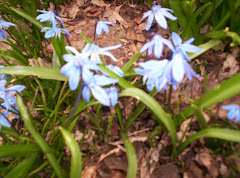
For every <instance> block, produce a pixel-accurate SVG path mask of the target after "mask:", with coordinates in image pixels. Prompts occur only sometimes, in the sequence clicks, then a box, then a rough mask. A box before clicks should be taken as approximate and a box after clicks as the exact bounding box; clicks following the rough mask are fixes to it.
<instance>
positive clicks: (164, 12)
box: [142, 3, 177, 31]
mask: <svg viewBox="0 0 240 178" xmlns="http://www.w3.org/2000/svg"><path fill="white" fill-rule="evenodd" d="M170 12H172V13H173V11H172V10H171V9H168V8H162V6H160V5H156V4H155V3H154V4H153V6H152V9H151V10H150V11H148V12H146V13H145V14H144V15H143V17H142V20H143V19H145V18H146V17H148V22H147V27H146V31H148V30H149V29H150V28H151V26H152V23H153V19H154V17H155V19H156V21H157V23H158V25H159V26H160V27H162V28H164V29H167V20H166V18H165V17H167V18H169V19H171V20H176V19H177V17H175V16H173V15H172V14H171V13H170Z"/></svg>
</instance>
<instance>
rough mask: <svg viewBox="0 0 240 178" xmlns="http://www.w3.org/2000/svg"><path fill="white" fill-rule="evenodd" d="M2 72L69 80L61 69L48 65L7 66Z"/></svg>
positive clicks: (0, 70) (0, 71) (0, 72)
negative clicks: (48, 66)
mask: <svg viewBox="0 0 240 178" xmlns="http://www.w3.org/2000/svg"><path fill="white" fill-rule="evenodd" d="M0 74H9V75H25V76H29V75H34V76H37V77H38V78H41V79H51V80H60V81H67V80H68V78H67V77H65V76H64V75H62V74H61V73H60V71H59V69H54V68H47V67H31V66H6V67H3V68H1V69H0Z"/></svg>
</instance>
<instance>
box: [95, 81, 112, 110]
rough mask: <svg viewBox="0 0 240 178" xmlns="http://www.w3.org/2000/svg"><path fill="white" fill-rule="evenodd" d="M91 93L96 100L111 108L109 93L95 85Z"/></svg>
mask: <svg viewBox="0 0 240 178" xmlns="http://www.w3.org/2000/svg"><path fill="white" fill-rule="evenodd" d="M91 91H92V94H93V96H94V98H95V99H96V100H97V101H99V102H100V103H101V104H103V105H105V106H110V101H109V97H108V95H107V93H106V92H105V90H104V89H102V88H101V87H99V86H97V85H94V86H91Z"/></svg>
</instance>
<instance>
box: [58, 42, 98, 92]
mask: <svg viewBox="0 0 240 178" xmlns="http://www.w3.org/2000/svg"><path fill="white" fill-rule="evenodd" d="M65 48H66V50H69V51H71V52H72V53H74V54H75V55H72V54H64V55H63V59H64V60H65V61H66V62H68V63H67V64H65V65H64V66H63V67H62V68H61V70H60V72H61V74H63V75H65V76H67V77H68V79H69V86H70V89H71V90H72V91H73V90H76V89H77V87H78V85H79V81H80V78H81V75H82V74H84V73H86V70H100V68H99V67H98V66H97V65H96V64H95V63H93V62H91V61H89V58H88V54H85V53H79V52H78V51H77V50H76V49H75V48H74V47H70V46H66V47H65Z"/></svg>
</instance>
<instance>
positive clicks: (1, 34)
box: [0, 15, 17, 41]
mask: <svg viewBox="0 0 240 178" xmlns="http://www.w3.org/2000/svg"><path fill="white" fill-rule="evenodd" d="M10 26H15V27H16V26H17V25H15V24H14V23H11V22H6V21H5V20H3V19H2V16H1V15H0V41H2V37H4V38H5V39H7V35H6V34H5V32H4V31H3V30H6V29H8V27H10Z"/></svg>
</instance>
